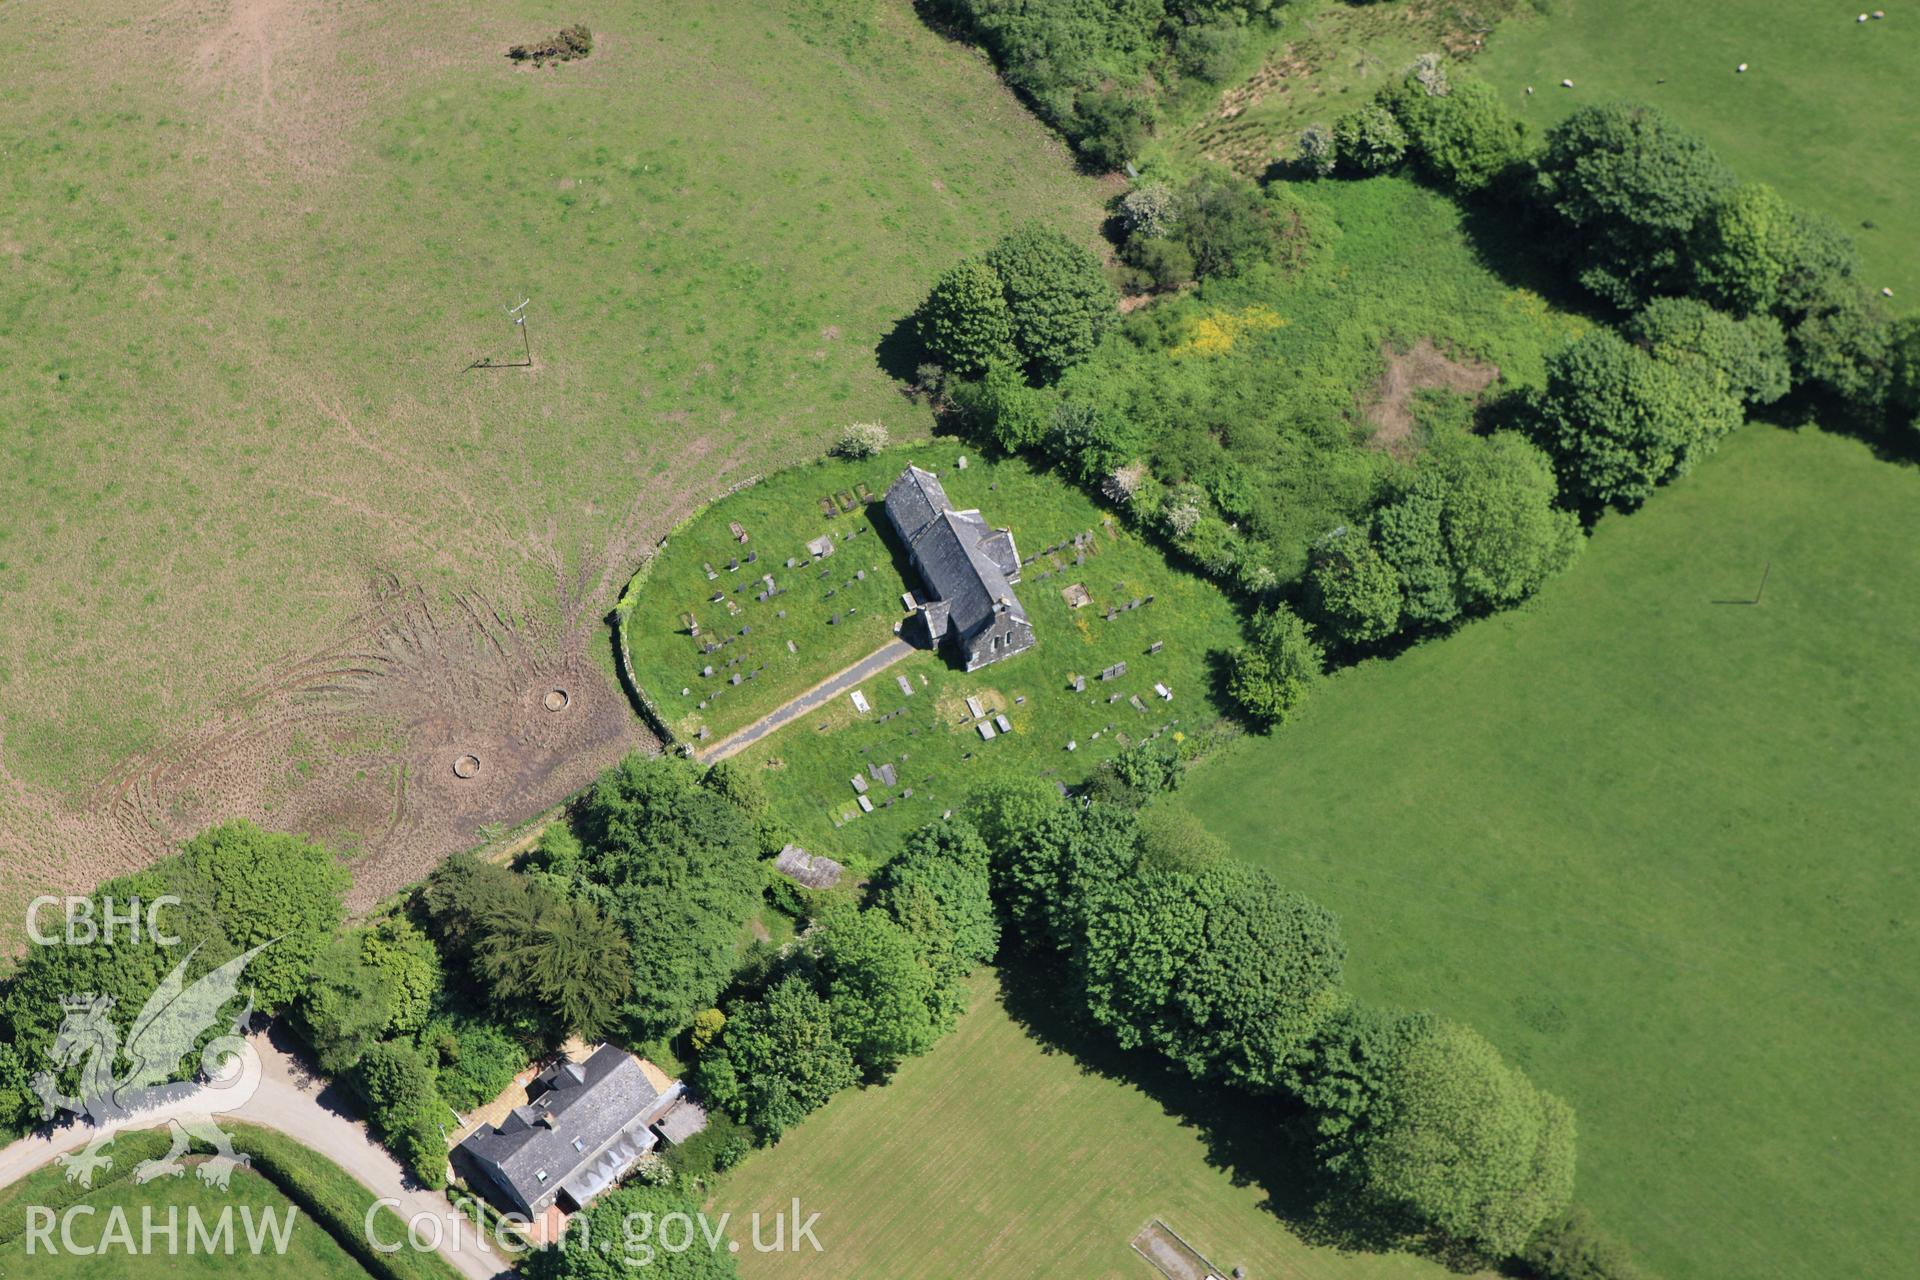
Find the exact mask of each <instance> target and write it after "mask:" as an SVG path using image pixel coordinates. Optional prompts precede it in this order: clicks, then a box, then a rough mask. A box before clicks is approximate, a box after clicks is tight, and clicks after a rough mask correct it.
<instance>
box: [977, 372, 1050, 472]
mask: <svg viewBox="0 0 1920 1280" xmlns="http://www.w3.org/2000/svg"><path fill="white" fill-rule="evenodd" d="M1055 399H1056V398H1055V396H1054V395H1053V394H1052V393H1050V392H1048V391H1044V390H1040V389H1038V388H1035V387H1032V386H1029V385H1028V383H1027V380H1026V378H1025V377H1024V376H1023V375H1022V374H1021V372H1020V370H1019V369H1018V368H1016V367H1014V366H1013V365H1011V364H997V365H994V366H993V367H992V368H990V369H988V370H987V372H986V376H984V377H982V378H981V379H979V380H978V381H976V382H963V383H961V384H960V385H959V386H957V387H955V388H954V392H953V402H954V408H955V409H956V410H958V411H959V413H960V414H961V416H962V417H964V418H965V419H966V421H967V422H968V424H969V425H970V426H971V427H972V428H973V429H974V430H976V431H978V432H981V433H983V434H985V435H986V436H987V437H989V438H990V439H992V440H993V441H994V442H996V443H997V444H999V446H1000V447H1001V448H1002V449H1005V450H1006V451H1007V452H1009V453H1014V452H1018V451H1019V450H1021V449H1031V448H1033V447H1034V446H1036V445H1038V444H1039V443H1040V441H1041V440H1042V439H1043V438H1044V437H1045V436H1046V434H1047V431H1048V429H1049V428H1050V427H1051V426H1052V425H1053V414H1054V408H1055Z"/></svg>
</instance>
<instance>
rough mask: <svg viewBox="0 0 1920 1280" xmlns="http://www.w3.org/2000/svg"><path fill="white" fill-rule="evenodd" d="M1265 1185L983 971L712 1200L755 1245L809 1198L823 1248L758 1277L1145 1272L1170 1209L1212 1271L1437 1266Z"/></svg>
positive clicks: (938, 1279)
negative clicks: (1058, 1045)
mask: <svg viewBox="0 0 1920 1280" xmlns="http://www.w3.org/2000/svg"><path fill="white" fill-rule="evenodd" d="M1266 1195H1267V1191H1266V1189H1264V1188H1262V1187H1261V1186H1259V1185H1257V1184H1256V1183H1249V1182H1248V1181H1247V1180H1245V1179H1243V1178H1241V1177H1239V1176H1238V1175H1237V1173H1235V1172H1230V1171H1229V1170H1227V1169H1225V1168H1222V1167H1220V1166H1219V1165H1218V1164H1217V1163H1216V1162H1215V1159H1214V1157H1213V1155H1212V1154H1211V1153H1210V1150H1209V1146H1208V1143H1207V1142H1206V1140H1205V1139H1204V1138H1203V1137H1202V1136H1201V1134H1200V1133H1199V1132H1198V1131H1196V1130H1195V1129H1193V1128H1191V1127H1188V1126H1187V1125H1185V1124H1183V1123H1182V1121H1181V1119H1180V1118H1179V1117H1178V1116H1176V1115H1173V1114H1170V1113H1169V1112H1168V1110H1167V1109H1166V1107H1165V1106H1163V1105H1162V1104H1161V1103H1160V1102H1159V1101H1157V1100H1156V1098H1155V1097H1154V1096H1152V1095H1150V1094H1149V1093H1147V1092H1145V1091H1143V1090H1142V1089H1140V1088H1138V1087H1136V1086H1135V1085H1132V1084H1128V1083H1124V1082H1122V1081H1120V1080H1117V1079H1113V1078H1109V1077H1107V1076H1103V1075H1099V1074H1095V1073H1092V1072H1089V1071H1088V1070H1086V1069H1085V1068H1084V1067H1083V1066H1082V1065H1081V1064H1080V1063H1079V1062H1078V1061H1077V1060H1076V1059H1075V1058H1074V1057H1073V1056H1071V1055H1070V1054H1066V1053H1058V1052H1050V1051H1048V1050H1047V1049H1046V1048H1044V1047H1043V1046H1042V1045H1041V1043H1039V1042H1038V1041H1036V1040H1035V1039H1033V1038H1032V1037H1031V1036H1029V1034H1028V1033H1027V1032H1026V1031H1025V1030H1024V1029H1023V1028H1022V1027H1021V1025H1020V1024H1019V1023H1017V1022H1016V1021H1014V1019H1013V1018H1012V1017H1010V1016H1009V1014H1008V1012H1007V1009H1006V1007H1005V1006H1003V1005H1002V1004H1001V1002H1000V1001H999V1000H998V999H996V998H995V988H994V985H993V983H992V982H991V980H990V978H989V979H983V980H982V981H981V982H980V983H979V984H978V986H977V989H976V994H975V997H974V1007H973V1009H972V1010H971V1011H969V1012H968V1013H967V1014H966V1015H965V1016H964V1017H963V1018H962V1019H961V1021H960V1025H959V1028H958V1029H957V1030H956V1031H955V1032H954V1033H953V1034H952V1035H950V1036H949V1037H947V1039H945V1040H944V1041H942V1042H941V1043H940V1044H939V1045H938V1046H937V1047H936V1048H935V1049H934V1050H933V1052H932V1053H931V1054H929V1055H928V1056H927V1057H925V1058H921V1059H918V1060H915V1061H912V1062H909V1063H907V1064H906V1065H905V1066H904V1067H903V1068H902V1069H901V1071H900V1073H899V1075H898V1076H897V1077H896V1078H895V1079H894V1080H893V1082H892V1083H890V1084H888V1085H887V1086H886V1087H885V1088H880V1089H865V1090H855V1091H850V1092H847V1093H844V1094H841V1095H840V1096H839V1097H837V1098H835V1099H834V1100H833V1101H832V1102H831V1103H829V1104H828V1105H827V1106H826V1107H825V1108H824V1109H823V1110H821V1111H820V1112H819V1113H818V1114H816V1115H814V1116H811V1117H809V1118H808V1119H807V1121H806V1122H805V1123H804V1124H802V1125H801V1126H800V1127H799V1128H797V1129H795V1130H794V1131H793V1132H792V1133H790V1134H788V1135H787V1137H786V1138H785V1139H784V1140H783V1141H782V1142H781V1144H780V1145H779V1146H777V1147H775V1148H773V1149H772V1150H770V1151H759V1152H755V1153H754V1154H753V1155H751V1156H749V1157H748V1158H747V1160H746V1162H745V1163H744V1164H742V1165H741V1166H740V1167H739V1169H737V1170H736V1171H735V1172H734V1173H733V1174H731V1175H730V1176H729V1177H728V1179H727V1181H725V1182H724V1183H722V1184H721V1187H720V1189H719V1193H718V1195H717V1197H716V1203H715V1205H714V1206H713V1208H714V1209H716V1210H718V1211H724V1212H729V1213H731V1214H732V1215H733V1219H734V1222H733V1229H732V1233H731V1234H732V1235H733V1237H734V1238H735V1239H736V1240H741V1241H749V1240H750V1239H751V1235H750V1233H749V1231H748V1228H747V1225H746V1223H745V1222H744V1221H743V1220H745V1219H746V1218H747V1217H748V1215H750V1214H752V1213H755V1212H758V1213H760V1214H762V1215H763V1217H764V1219H765V1220H766V1221H767V1223H768V1224H769V1225H768V1226H767V1227H766V1228H765V1229H764V1230H763V1239H770V1238H771V1233H772V1232H771V1226H770V1223H771V1220H772V1217H773V1215H774V1214H775V1213H777V1212H781V1211H784V1210H788V1209H789V1204H790V1201H791V1200H792V1199H793V1198H794V1197H795V1196H798V1197H799V1198H800V1203H801V1206H802V1212H803V1216H804V1214H806V1213H813V1212H818V1213H819V1214H820V1215H821V1217H820V1221H819V1223H818V1225H817V1227H816V1229H815V1234H816V1235H817V1236H818V1238H819V1240H820V1243H821V1252H819V1253H814V1252H812V1251H811V1250H806V1251H804V1252H800V1253H779V1254H774V1253H768V1254H757V1253H754V1252H753V1251H752V1249H751V1247H750V1245H748V1244H744V1243H743V1244H742V1247H741V1251H740V1254H739V1261H740V1272H741V1274H742V1275H743V1276H745V1277H746V1278H747V1280H809V1278H811V1277H821V1278H823V1280H825V1278H828V1277H831V1278H833V1280H840V1278H841V1277H847V1276H900V1277H927V1278H929V1280H951V1278H952V1277H957V1276H978V1277H982V1278H983V1280H986V1278H989V1277H991V1278H993V1280H1029V1278H1030V1277H1034V1276H1055V1277H1060V1278H1061V1280H1109V1278H1111V1280H1143V1277H1147V1276H1151V1275H1153V1274H1154V1272H1153V1271H1152V1270H1151V1268H1149V1267H1148V1265H1147V1263H1146V1262H1144V1261H1142V1259H1141V1258H1140V1257H1139V1255H1138V1254H1136V1253H1134V1252H1133V1251H1132V1249H1130V1248H1129V1247H1128V1241H1129V1240H1131V1239H1132V1238H1133V1235H1134V1233H1135V1232H1136V1231H1138V1230H1139V1229H1140V1228H1141V1227H1143V1226H1145V1225H1146V1223H1147V1222H1148V1220H1150V1219H1152V1218H1154V1217H1159V1218H1162V1219H1164V1220H1165V1221H1166V1222H1167V1223H1168V1224H1169V1225H1170V1226H1172V1227H1173V1228H1174V1230H1176V1231H1178V1232H1179V1233H1180V1234H1181V1235H1182V1236H1183V1237H1185V1238H1186V1239H1187V1240H1188V1241H1189V1242H1191V1243H1192V1244H1193V1245H1194V1246H1195V1247H1197V1248H1198V1249H1200V1251H1201V1252H1202V1253H1204V1254H1205V1255H1206V1256H1207V1258H1208V1259H1209V1260H1210V1261H1211V1262H1212V1263H1213V1264H1214V1265H1215V1266H1216V1267H1219V1268H1222V1269H1223V1274H1224V1273H1225V1271H1224V1269H1230V1268H1232V1267H1235V1266H1241V1265H1244V1266H1245V1267H1246V1268H1247V1274H1248V1275H1250V1276H1255V1277H1266V1278H1267V1280H1280V1278H1286V1277H1297V1278H1299V1280H1307V1278H1309V1277H1310V1278H1312V1280H1363V1278H1372V1277H1415V1276H1431V1277H1439V1276H1443V1275H1445V1274H1446V1273H1445V1272H1443V1271H1442V1270H1441V1269H1440V1268H1438V1267H1435V1266H1430V1265H1427V1264H1424V1263H1421V1262H1419V1261H1417V1260H1415V1259H1413V1258H1410V1257H1406V1256H1404V1255H1384V1256H1383V1255H1365V1254H1343V1253H1338V1252H1335V1251H1333V1250H1331V1249H1317V1248H1313V1247H1311V1246H1309V1245H1307V1244H1305V1243H1303V1242H1302V1241H1301V1240H1300V1239H1299V1238H1298V1237H1297V1236H1295V1235H1294V1234H1293V1233H1292V1232H1291V1231H1289V1230H1288V1228H1287V1227H1286V1226H1285V1225H1284V1224H1283V1223H1282V1222H1281V1220H1280V1219H1279V1218H1278V1217H1276V1216H1275V1215H1274V1214H1273V1213H1271V1212H1270V1211H1269V1210H1268V1209H1267V1208H1266V1207H1265V1206H1264V1201H1265V1199H1266Z"/></svg>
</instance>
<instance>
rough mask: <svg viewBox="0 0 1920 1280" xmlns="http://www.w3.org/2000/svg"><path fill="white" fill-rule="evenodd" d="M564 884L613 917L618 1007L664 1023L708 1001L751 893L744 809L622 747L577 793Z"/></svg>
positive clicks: (664, 1029) (756, 835) (682, 768)
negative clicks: (619, 971)
mask: <svg viewBox="0 0 1920 1280" xmlns="http://www.w3.org/2000/svg"><path fill="white" fill-rule="evenodd" d="M575 825H576V829H577V830H578V832H579V835H580V837H581V839H582V841H583V842H584V845H585V851H584V853H583V854H582V855H581V857H580V859H579V862H578V864H577V865H576V866H575V867H574V868H572V869H571V870H572V881H573V886H574V892H575V893H576V894H578V895H579V896H581V897H583V898H585V899H586V900H588V901H590V902H592V903H593V904H594V905H595V906H597V907H598V908H599V909H600V910H601V912H602V913H603V914H605V915H606V916H607V917H608V918H609V919H612V920H614V921H616V922H617V923H618V924H619V925H620V926H621V928H622V929H623V930H624V931H625V933H626V935H627V941H628V944H629V947H630V956H631V960H632V965H633V986H632V996H631V998H630V999H629V1000H628V1002H627V1015H628V1016H629V1017H630V1018H632V1019H633V1021H634V1024H635V1026H636V1028H637V1029H639V1030H640V1032H641V1033H642V1034H643V1035H663V1034H667V1033H669V1032H671V1031H673V1030H675V1029H677V1028H679V1027H681V1026H683V1025H685V1024H686V1022H687V1021H688V1020H689V1019H690V1018H692V1017H693V1015H694V1014H695V1013H697V1012H699V1011H700V1010H702V1009H705V1008H707V1007H709V1006H711V1005H712V1004H713V1002H714V998H715V997H716V996H718V995H719V994H720V989H721V987H722V986H724V985H725V983H726V981H727V979H728V978H729V977H730V976H731V975H732V973H733V968H734V964H735V961H736V958H737V957H736V954H735V947H736V944H737V943H738V941H739V937H740V930H741V928H742V926H743V925H744V924H745V923H746V920H747V918H748V917H749V916H750V915H752V914H753V912H754V910H755V908H756V907H757V906H758V905H759V902H760V867H759V856H760V832H759V829H758V825H757V823H756V821H755V819H754V817H753V816H752V815H749V814H747V813H746V812H744V811H743V810H742V809H740V808H739V807H738V806H737V805H735V804H734V803H732V802H731V801H730V800H729V799H728V798H727V797H726V796H725V795H724V794H721V793H718V792H716V791H714V790H713V789H711V788H709V787H705V786H702V785H701V780H700V775H699V774H697V773H696V772H695V771H694V769H693V767H692V766H691V765H689V764H687V763H686V762H685V761H682V760H679V759H677V758H674V757H665V756H663V757H658V758H651V759H649V758H646V757H642V756H639V755H631V756H628V757H627V758H626V759H624V760H622V761H621V762H620V763H619V764H618V765H616V766H615V767H614V768H612V769H611V770H609V771H608V772H607V773H606V774H604V775H603V776H602V777H601V778H600V780H599V781H598V782H596V783H595V784H594V786H593V789H592V790H591V791H589V792H588V793H587V795H586V797H585V798H584V799H583V800H582V801H581V803H580V806H579V812H578V816H577V819H576V823H575Z"/></svg>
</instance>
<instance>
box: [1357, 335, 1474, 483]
mask: <svg viewBox="0 0 1920 1280" xmlns="http://www.w3.org/2000/svg"><path fill="white" fill-rule="evenodd" d="M1380 356H1381V358H1382V359H1383V360H1385V361H1386V362H1387V367H1386V370H1385V372H1383V373H1382V374H1381V375H1380V380H1379V381H1378V382H1375V383H1374V384H1373V388H1372V390H1371V391H1369V392H1368V395H1367V402H1366V405H1365V407H1364V408H1363V409H1362V410H1361V414H1362V416H1364V417H1365V418H1366V420H1367V424H1368V425H1369V426H1370V427H1372V429H1373V430H1372V440H1371V442H1372V444H1373V445H1374V447H1375V448H1378V449H1384V450H1386V451H1387V452H1388V453H1391V454H1392V455H1394V456H1395V457H1396V458H1406V457H1411V456H1412V455H1413V454H1414V453H1415V452H1417V451H1418V450H1419V442H1418V441H1417V440H1415V439H1414V425H1415V424H1414V418H1413V399H1414V397H1415V396H1416V395H1418V394H1419V393H1420V392H1422V391H1452V392H1455V393H1457V394H1459V395H1463V396H1472V397H1475V398H1478V397H1479V395H1480V393H1481V392H1483V391H1485V390H1486V389H1487V388H1488V387H1489V386H1491V385H1493V382H1494V380H1495V379H1497V378H1498V377H1499V376H1500V370H1499V369H1498V368H1497V367H1496V366H1494V365H1490V364H1480V363H1478V362H1477V361H1469V362H1463V361H1459V360H1455V359H1454V358H1453V357H1452V356H1449V355H1448V354H1446V352H1444V351H1442V350H1440V348H1438V347H1436V346H1434V345H1433V339H1432V338H1422V339H1420V341H1418V342H1416V343H1414V344H1413V346H1412V347H1411V348H1410V349H1408V350H1406V351H1395V350H1394V349H1393V346H1392V345H1391V344H1390V343H1384V342H1383V343H1381V344H1380Z"/></svg>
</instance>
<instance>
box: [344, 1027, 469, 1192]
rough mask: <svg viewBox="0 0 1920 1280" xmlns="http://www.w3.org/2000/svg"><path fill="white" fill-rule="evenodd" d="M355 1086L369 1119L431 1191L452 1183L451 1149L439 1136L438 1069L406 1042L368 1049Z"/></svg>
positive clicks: (390, 1043) (384, 1043)
mask: <svg viewBox="0 0 1920 1280" xmlns="http://www.w3.org/2000/svg"><path fill="white" fill-rule="evenodd" d="M353 1083H354V1087H355V1088H356V1089H358V1090H359V1092H360V1096H361V1097H363V1098H365V1099H366V1102H367V1115H368V1118H369V1119H371V1120H372V1121H373V1123H374V1125H375V1127H376V1128H378V1129H379V1130H380V1132H381V1134H382V1136H384V1137H385V1139H386V1142H387V1145H388V1146H389V1147H390V1148H392V1150H393V1153H394V1154H395V1155H396V1156H398V1157H400V1159H401V1160H402V1161H403V1162H404V1163H405V1164H406V1165H407V1167H408V1168H410V1169H411V1170H413V1172H414V1175H415V1176H416V1177H418V1178H419V1179H420V1180H421V1181H422V1182H423V1183H425V1184H426V1185H427V1186H429V1187H442V1186H445V1185H446V1179H447V1145H446V1141H445V1139H443V1138H442V1137H441V1135H440V1125H439V1116H440V1111H441V1108H442V1105H443V1104H442V1103H441V1101H440V1094H439V1091H438V1089H437V1088H436V1087H435V1084H434V1075H433V1068H432V1066H431V1065H429V1064H428V1062H427V1060H426V1058H425V1057H424V1056H422V1054H421V1053H420V1051H419V1050H418V1049H416V1048H414V1046H413V1045H412V1044H410V1043H408V1042H406V1041H404V1040H388V1041H385V1042H383V1043H380V1044H376V1045H374V1046H372V1047H371V1048H369V1049H368V1050H367V1051H366V1053H365V1054H364V1055H362V1057H361V1059H360V1063H359V1065H358V1066H357V1067H355V1068H354V1074H353Z"/></svg>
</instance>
